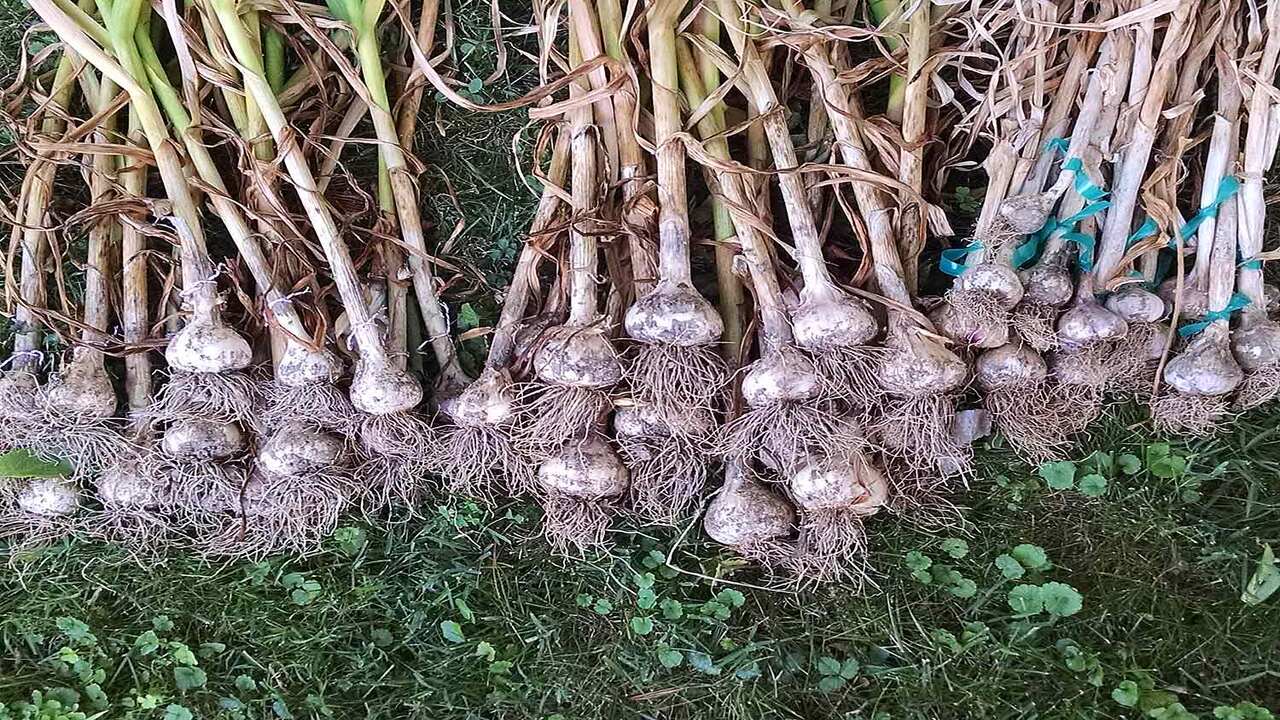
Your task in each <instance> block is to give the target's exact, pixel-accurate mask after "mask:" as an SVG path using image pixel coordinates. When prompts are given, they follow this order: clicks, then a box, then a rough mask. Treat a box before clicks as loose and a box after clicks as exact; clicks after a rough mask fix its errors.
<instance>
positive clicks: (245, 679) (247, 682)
mask: <svg viewBox="0 0 1280 720" xmlns="http://www.w3.org/2000/svg"><path fill="white" fill-rule="evenodd" d="M235 685H236V689H237V690H239V691H240V692H253V691H254V690H257V689H258V683H257V681H255V680H254V679H253V678H251V677H249V676H248V675H237V676H236V681H235Z"/></svg>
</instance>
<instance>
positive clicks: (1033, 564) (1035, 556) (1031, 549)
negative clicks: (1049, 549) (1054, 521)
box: [1009, 543, 1049, 570]
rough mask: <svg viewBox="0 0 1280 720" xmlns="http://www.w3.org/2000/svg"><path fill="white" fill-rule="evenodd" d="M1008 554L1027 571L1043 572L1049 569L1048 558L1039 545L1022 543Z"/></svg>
mask: <svg viewBox="0 0 1280 720" xmlns="http://www.w3.org/2000/svg"><path fill="white" fill-rule="evenodd" d="M1009 554H1010V555H1012V556H1013V559H1014V560H1017V561H1018V562H1019V563H1020V564H1021V565H1022V567H1024V568H1026V569H1028V570H1044V569H1046V568H1048V567H1049V556H1048V554H1047V553H1045V551H1044V548H1042V547H1040V546H1039V545H1032V544H1031V543H1022V544H1021V545H1018V546H1017V547H1015V548H1014V549H1012V550H1010V551H1009Z"/></svg>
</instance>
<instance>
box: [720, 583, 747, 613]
mask: <svg viewBox="0 0 1280 720" xmlns="http://www.w3.org/2000/svg"><path fill="white" fill-rule="evenodd" d="M716 600H719V601H720V602H722V603H724V604H725V605H728V606H729V607H735V608H740V607H742V606H743V605H744V604H745V603H746V602H747V598H746V596H744V595H743V594H742V593H741V592H740V591H738V590H735V589H733V588H725V589H723V590H721V591H720V592H718V593H716Z"/></svg>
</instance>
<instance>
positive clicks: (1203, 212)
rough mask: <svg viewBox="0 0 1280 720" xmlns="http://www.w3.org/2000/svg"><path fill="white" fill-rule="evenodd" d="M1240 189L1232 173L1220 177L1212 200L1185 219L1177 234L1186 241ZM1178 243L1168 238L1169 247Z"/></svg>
mask: <svg viewBox="0 0 1280 720" xmlns="http://www.w3.org/2000/svg"><path fill="white" fill-rule="evenodd" d="M1239 190H1240V181H1239V180H1238V179H1236V178H1235V176H1233V175H1228V176H1226V177H1224V178H1222V182H1220V183H1218V194H1217V195H1216V196H1214V198H1213V201H1212V202H1210V203H1209V204H1208V205H1206V206H1204V207H1203V208H1200V212H1198V213H1196V214H1195V216H1194V217H1192V218H1191V219H1190V220H1188V221H1187V223H1186V224H1185V225H1183V226H1182V229H1180V230H1178V236H1179V237H1181V238H1182V239H1183V241H1186V239H1187V238H1189V237H1191V236H1192V235H1193V234H1195V231H1196V230H1197V229H1198V228H1199V227H1200V226H1201V225H1203V224H1204V222H1205V221H1206V220H1208V219H1209V218H1214V217H1217V216H1218V208H1220V207H1222V204H1223V203H1225V202H1226V201H1228V200H1230V199H1231V198H1232V196H1234V195H1235V194H1236V193H1237V192H1238V191H1239ZM1177 246H1178V244H1177V242H1175V241H1174V240H1173V239H1170V240H1169V247H1171V248H1174V247H1177Z"/></svg>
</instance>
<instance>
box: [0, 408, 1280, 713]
mask: <svg viewBox="0 0 1280 720" xmlns="http://www.w3.org/2000/svg"><path fill="white" fill-rule="evenodd" d="M1273 420H1274V418H1256V419H1253V420H1250V421H1246V423H1244V424H1242V426H1241V432H1240V433H1239V435H1238V437H1235V438H1231V439H1222V440H1216V441H1211V442H1207V443H1201V444H1196V445H1183V444H1177V443H1175V444H1172V445H1169V444H1165V443H1158V442H1141V441H1138V440H1137V438H1135V437H1132V436H1131V434H1130V433H1129V432H1128V431H1127V430H1125V429H1124V426H1123V424H1122V420H1117V421H1116V422H1115V423H1113V424H1112V425H1111V426H1110V427H1109V428H1104V429H1103V430H1101V431H1099V432H1098V433H1097V434H1096V436H1095V440H1094V443H1093V445H1094V447H1096V448H1098V450H1097V451H1096V452H1094V453H1093V454H1091V455H1088V456H1087V457H1085V458H1084V459H1082V460H1080V461H1078V462H1075V463H1071V464H1070V465H1061V466H1057V465H1055V466H1049V467H1044V468H1029V467H1025V466H1021V465H1019V464H1017V463H1016V462H1013V461H1011V460H1010V459H1009V457H1007V456H1006V455H1005V454H1004V453H1003V452H1002V451H1000V450H998V449H996V450H992V451H988V452H984V453H983V456H982V464H981V467H982V471H981V473H980V474H979V476H978V477H977V478H975V480H974V482H973V483H972V488H973V489H972V491H970V492H969V493H967V494H965V495H964V496H962V498H961V499H962V500H964V501H965V502H966V503H967V504H968V506H969V507H968V508H967V509H966V510H965V512H964V517H965V519H966V524H965V525H964V526H963V527H953V528H949V529H947V528H936V527H935V528H931V529H930V530H929V531H924V530H920V529H915V528H913V527H911V526H909V525H908V524H907V523H906V522H904V521H903V520H898V519H893V518H889V517H884V518H877V519H876V520H875V521H874V523H873V525H872V528H873V536H872V551H873V560H874V563H875V566H876V568H877V574H876V576H875V577H874V580H875V582H876V584H877V586H878V587H877V588H874V589H871V590H869V591H868V592H867V593H866V594H863V595H855V594H852V593H850V592H849V591H848V589H847V588H843V587H840V586H833V587H825V588H818V589H810V590H805V591H802V592H784V591H778V590H770V589H767V588H765V587H763V586H764V585H765V584H766V583H767V582H768V579H767V578H764V577H761V576H759V575H757V574H756V573H754V572H753V571H751V570H749V569H747V570H744V569H743V568H741V567H740V566H739V565H738V564H737V563H736V562H735V561H734V560H733V559H732V558H730V557H728V556H726V555H724V554H723V553H722V552H721V551H720V550H719V549H718V548H716V547H715V546H713V545H711V544H709V543H705V542H703V541H702V540H700V539H698V536H699V533H698V532H697V531H696V529H695V530H694V531H692V532H689V533H681V532H674V531H664V532H656V533H648V532H642V531H629V532H624V533H619V534H618V536H617V543H616V544H615V546H614V547H613V548H612V549H611V550H610V551H609V552H607V553H602V554H601V555H599V556H596V557H591V558H585V559H581V560H565V559H561V558H556V557H554V556H551V555H549V554H548V553H547V552H546V550H545V547H544V545H543V543H542V542H541V540H540V539H539V538H537V537H536V527H537V522H538V513H537V510H536V509H535V508H531V507H528V506H525V505H523V504H519V503H516V504H511V505H508V506H505V507H501V508H496V509H491V510H485V509H482V508H480V507H477V506H475V505H471V504H462V505H453V506H440V507H437V508H434V509H432V510H430V514H429V515H428V517H426V518H422V519H418V520H413V521H407V522H399V523H391V524H389V525H385V526H381V527H365V526H356V525H351V526H348V527H345V528H343V529H341V530H340V531H339V532H338V533H336V534H335V536H334V537H333V538H331V540H330V545H329V548H328V550H327V551H326V552H325V553H323V554H321V555H319V556H316V557H312V558H308V559H302V560H298V559H289V558H276V559H273V560H271V561H269V562H263V563H244V562H239V563H230V564H226V565H210V564H206V563H204V562H201V561H198V560H195V559H192V558H186V557H173V558H170V559H168V560H167V561H165V562H164V563H162V564H158V565H153V566H147V567H139V566H137V565H135V564H132V563H130V562H129V561H127V560H126V559H125V558H124V557H123V554H122V553H121V552H120V551H119V550H117V549H113V548H110V547H104V546H99V545H90V544H82V543H79V542H69V543H67V544H65V545H62V546H58V547H55V548H50V549H48V550H45V551H42V552H39V553H36V554H31V555H26V556H21V557H17V558H14V562H13V564H12V566H11V567H10V568H9V569H8V570H7V571H6V572H5V573H4V574H3V575H2V576H0V588H2V589H0V616H3V618H4V620H3V621H2V623H0V642H2V643H3V652H4V657H5V660H4V667H5V668H6V670H5V671H4V673H3V676H2V677H0V701H4V702H9V703H13V702H14V701H27V702H31V700H32V697H33V694H37V695H35V697H38V698H40V699H41V700H42V701H43V702H44V703H46V704H48V703H50V702H51V701H56V702H58V703H60V704H61V706H62V707H64V708H65V707H68V706H70V705H78V707H79V709H80V711H82V712H85V713H88V714H90V715H92V713H94V712H104V713H105V715H103V717H165V718H173V717H179V718H180V717H185V714H184V713H186V712H190V713H192V715H193V716H194V717H219V718H250V717H254V718H256V717H273V716H274V717H286V718H287V717H299V718H301V717H316V718H320V717H340V718H341V717H369V718H392V717H406V716H409V717H432V718H469V717H511V718H543V719H545V718H555V717H557V716H558V717H563V718H596V717H601V718H645V717H664V718H739V717H741V718H748V717H751V718H754V717H797V718H800V717H868V718H875V717H879V718H915V717H948V718H950V717H954V718H978V717H983V718H1032V717H1053V718H1108V717H1116V718H1125V717H1130V718H1136V717H1144V716H1146V717H1156V718H1159V717H1165V718H1176V717H1187V716H1188V715H1184V714H1180V713H1195V716H1196V717H1205V718H1207V717H1213V716H1214V715H1213V712H1214V710H1215V708H1219V707H1223V708H1225V707H1227V706H1232V707H1234V706H1235V705H1236V704H1237V703H1240V702H1245V701H1254V702H1257V703H1259V704H1262V705H1266V704H1269V703H1274V702H1275V699H1276V698H1277V697H1280V670H1278V669H1277V668H1276V667H1275V664H1274V663H1275V660H1274V658H1275V656H1276V650H1277V647H1276V645H1277V636H1276V632H1275V627H1276V624H1275V619H1274V602H1275V600H1274V599H1270V600H1266V601H1263V602H1260V603H1254V604H1251V603H1250V602H1246V601H1245V600H1244V599H1242V596H1243V595H1245V593H1246V589H1247V588H1248V587H1249V584H1250V580H1251V578H1253V577H1254V575H1255V573H1256V571H1257V568H1258V560H1259V558H1260V557H1261V556H1262V553H1263V544H1262V543H1264V542H1270V543H1275V542H1276V538H1277V536H1280V514H1278V510H1280V508H1277V504H1276V502H1275V497H1276V491H1277V486H1278V485H1280V483H1278V481H1277V472H1276V471H1277V467H1280V466H1277V465H1276V462H1275V459H1274V453H1273V452H1272V451H1271V444H1270V443H1269V442H1266V440H1265V438H1263V442H1258V443H1251V442H1250V440H1248V439H1247V438H1249V437H1251V435H1250V433H1249V432H1248V429H1249V428H1251V427H1254V426H1255V424H1256V426H1258V427H1265V426H1266V425H1267V424H1272V423H1273ZM1252 437H1257V436H1252ZM1067 474H1069V475H1070V476H1071V481H1070V482H1069V483H1068V482H1064V481H1063V480H1062V478H1063V477H1064V476H1065V475H1067ZM1050 482H1052V483H1053V484H1054V485H1055V486H1056V487H1057V488H1058V489H1054V488H1053V487H1050ZM1255 584H1256V583H1255ZM1273 589H1274V588H1273ZM1246 710H1247V708H1246ZM1232 712H1235V711H1234V710H1232ZM1219 713H1220V714H1223V713H1227V711H1226V710H1219ZM17 716H18V717H21V715H17ZM1223 716H1225V717H1234V716H1233V715H1229V714H1228V715H1223ZM51 717H59V716H58V715H56V714H55V715H51ZM67 717H71V716H67ZM1240 717H1250V715H1248V714H1244V715H1240Z"/></svg>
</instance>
